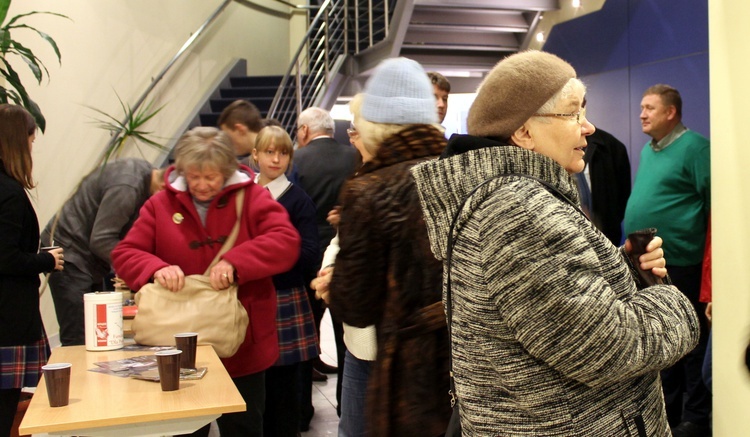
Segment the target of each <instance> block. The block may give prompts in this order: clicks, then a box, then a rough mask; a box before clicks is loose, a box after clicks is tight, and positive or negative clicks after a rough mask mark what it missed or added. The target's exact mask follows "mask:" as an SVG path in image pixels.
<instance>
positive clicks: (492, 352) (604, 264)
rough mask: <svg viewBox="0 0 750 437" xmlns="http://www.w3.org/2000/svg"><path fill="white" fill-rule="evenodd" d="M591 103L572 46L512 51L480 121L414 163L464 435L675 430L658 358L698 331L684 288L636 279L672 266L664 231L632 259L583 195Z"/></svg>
mask: <svg viewBox="0 0 750 437" xmlns="http://www.w3.org/2000/svg"><path fill="white" fill-rule="evenodd" d="M585 105H586V98H585V87H584V85H583V83H582V82H581V81H580V80H578V79H577V78H576V73H575V71H574V70H573V68H572V67H571V66H570V65H569V64H568V63H566V62H565V61H563V60H562V59H560V58H558V57H556V56H554V55H551V54H548V53H544V52H537V51H529V52H523V53H519V54H516V55H513V56H510V57H508V58H506V59H504V60H502V61H501V62H499V63H498V64H497V65H496V66H495V67H494V69H493V70H492V71H491V72H490V73H489V75H488V76H487V78H486V79H485V80H484V82H483V83H482V85H481V86H480V88H479V91H478V95H477V98H476V100H475V102H474V103H473V105H472V106H471V108H470V110H469V115H468V122H467V126H468V133H469V135H462V136H457V137H453V138H452V139H451V142H450V143H449V144H448V147H447V149H446V151H445V153H444V154H443V157H442V159H440V160H434V161H430V162H427V163H424V164H422V165H419V166H416V167H415V168H413V169H412V174H413V175H414V178H415V180H416V183H417V187H418V188H417V189H418V191H419V195H420V198H421V203H422V209H423V212H424V217H425V221H426V223H427V227H428V233H429V236H430V244H431V248H432V252H433V253H434V254H435V255H436V256H437V257H438V258H439V259H440V260H442V261H443V262H444V269H445V271H446V277H448V278H450V286H451V288H447V287H446V290H445V291H448V290H451V295H450V296H446V298H449V299H452V301H451V302H452V318H451V320H452V324H451V327H452V332H451V340H452V344H453V371H454V378H455V385H456V392H457V396H458V402H459V407H460V408H459V410H460V417H461V425H462V427H463V432H464V435H471V436H497V435H503V436H530V435H540V436H541V435H544V436H602V437H605V436H606V437H609V436H669V435H670V430H669V428H668V425H667V419H666V415H665V411H664V400H663V398H662V390H661V384H660V381H659V370H661V369H664V368H666V367H669V366H670V365H671V364H673V363H674V362H676V361H677V360H678V359H679V358H680V357H682V356H683V355H685V354H686V353H687V352H688V351H690V350H691V349H692V348H693V347H694V346H695V344H696V342H697V340H698V334H699V330H698V320H697V318H696V314H695V313H694V310H693V308H692V306H691V304H690V302H689V301H688V299H687V298H686V297H685V296H684V295H683V294H682V293H680V292H679V290H677V289H676V288H674V287H673V286H671V285H666V284H661V285H652V286H646V285H647V284H645V283H644V282H643V281H642V280H641V279H640V275H639V274H638V270H637V269H643V270H647V271H648V270H650V271H651V272H652V273H653V274H654V275H655V276H656V277H659V278H664V277H666V269H664V266H665V265H666V263H665V260H664V258H663V252H662V249H661V247H660V246H661V239H660V238H658V237H657V238H654V239H653V240H651V242H650V243H649V244H648V246H647V247H646V253H645V254H644V255H642V256H641V257H640V258H636V261H635V262H630V261H629V258H628V253H629V252H630V251H631V247H632V244H631V242H630V241H627V242H626V243H625V246H624V247H620V248H618V247H615V246H614V245H612V243H611V242H610V241H609V240H608V239H607V238H606V237H605V236H604V235H603V234H602V233H601V232H599V231H598V230H597V229H596V228H595V227H594V226H593V224H592V223H591V222H590V221H589V220H588V219H587V217H586V216H585V215H584V214H583V213H582V211H581V210H580V208H579V199H578V194H577V191H576V186H575V182H574V179H573V178H572V177H571V173H575V172H580V171H582V170H583V168H584V161H583V150H584V148H585V147H586V137H587V136H588V135H591V133H593V132H594V126H593V125H592V124H591V123H590V122H589V121H588V120H587V119H586V108H585ZM476 187H479V188H478V189H476V190H475V188H476ZM467 199H468V201H466V203H464V201H465V200H467ZM454 217H456V221H455V228H453V229H452V232H451V223H452V221H453V218H454ZM451 246H452V252H449V247H451ZM449 253H452V259H451V258H449V255H448V254H449ZM449 269H450V273H448V272H449ZM448 275H450V276H448ZM654 282H669V281H668V280H667V279H664V280H659V281H654ZM446 294H447V293H446Z"/></svg>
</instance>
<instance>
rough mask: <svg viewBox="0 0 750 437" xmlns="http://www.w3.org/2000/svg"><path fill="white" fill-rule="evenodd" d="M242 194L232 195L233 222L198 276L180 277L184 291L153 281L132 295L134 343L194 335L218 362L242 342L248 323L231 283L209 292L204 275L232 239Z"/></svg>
mask: <svg viewBox="0 0 750 437" xmlns="http://www.w3.org/2000/svg"><path fill="white" fill-rule="evenodd" d="M244 197H245V190H241V191H240V192H239V193H238V194H237V223H235V225H234V228H232V232H231V233H230V234H229V237H227V240H226V241H225V242H224V245H223V246H222V247H221V250H219V253H218V254H217V255H216V258H214V260H213V261H212V262H211V265H209V266H208V269H206V273H205V274H203V275H188V276H186V277H185V287H183V289H182V290H180V291H178V292H176V293H173V292H171V291H169V290H168V289H166V288H164V287H162V286H161V285H160V284H159V283H158V282H153V283H149V284H146V285H144V286H143V287H141V289H140V290H138V293H136V294H135V302H136V305H138V313H137V314H136V316H135V319H133V331H134V333H135V341H136V343H138V344H144V345H149V346H168V345H174V334H177V333H180V332H197V333H198V344H210V345H211V346H213V347H214V350H215V351H216V354H217V355H218V356H220V357H222V358H226V357H231V356H232V355H234V354H235V353H236V352H237V349H239V347H240V345H241V344H242V342H243V341H244V340H245V333H246V331H247V325H248V323H249V322H250V319H249V317H248V315H247V311H245V308H244V307H243V306H242V303H241V302H240V301H239V300H238V299H237V284H236V283H235V284H232V285H231V286H230V287H229V288H228V289H226V290H218V291H217V290H214V289H213V288H211V285H210V282H209V278H208V276H207V275H208V274H209V272H210V270H211V267H213V266H214V265H215V264H216V263H217V262H219V258H220V257H221V255H223V254H224V253H225V252H226V251H227V250H229V249H230V248H231V247H232V246H233V245H234V242H235V240H236V239H237V234H238V233H239V228H240V221H241V218H242V203H243V200H244Z"/></svg>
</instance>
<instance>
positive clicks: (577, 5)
mask: <svg viewBox="0 0 750 437" xmlns="http://www.w3.org/2000/svg"><path fill="white" fill-rule="evenodd" d="M570 4H571V6H573V7H574V8H580V7H581V0H572V1H571V2H570Z"/></svg>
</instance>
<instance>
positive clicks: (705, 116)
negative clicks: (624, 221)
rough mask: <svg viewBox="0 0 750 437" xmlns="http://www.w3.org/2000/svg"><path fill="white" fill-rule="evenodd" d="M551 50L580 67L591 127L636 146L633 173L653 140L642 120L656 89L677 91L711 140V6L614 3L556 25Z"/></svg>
mask: <svg viewBox="0 0 750 437" xmlns="http://www.w3.org/2000/svg"><path fill="white" fill-rule="evenodd" d="M583 3H584V4H585V0H583ZM544 50H546V51H548V52H550V53H554V54H556V55H558V56H560V57H561V58H563V59H565V60H567V61H568V62H570V63H571V64H572V65H573V67H575V69H576V71H577V72H578V75H579V77H581V79H583V81H584V82H585V83H586V84H587V86H588V95H587V98H588V101H589V103H588V105H589V108H588V110H589V114H590V118H591V120H592V121H593V122H594V124H595V125H598V126H600V127H602V128H603V129H604V130H606V131H608V132H610V133H612V134H613V135H615V136H616V137H617V138H619V139H620V140H621V141H622V142H623V143H625V145H626V146H628V148H629V152H630V159H631V166H632V169H633V174H635V170H636V167H637V164H638V162H639V156H640V151H641V148H642V147H643V145H644V144H645V143H646V141H647V140H648V137H647V136H646V135H645V134H643V133H642V132H641V127H640V120H639V114H640V102H641V96H642V94H643V91H644V90H646V88H648V87H649V86H651V85H654V84H656V83H666V84H669V85H672V86H674V87H675V88H677V89H678V90H679V91H680V94H682V99H683V122H684V123H685V125H686V126H687V127H688V128H690V129H693V130H695V131H697V132H700V133H701V134H703V135H705V136H707V137H710V134H711V132H710V125H709V114H710V111H709V91H708V86H709V84H708V0H607V1H606V3H605V4H604V6H603V7H602V9H601V10H600V11H598V12H595V13H593V14H589V15H585V16H583V17H580V18H577V19H574V20H570V21H568V22H565V23H560V24H558V25H557V26H555V27H554V28H553V29H552V31H551V32H550V35H549V38H548V40H547V43H546V44H545V46H544Z"/></svg>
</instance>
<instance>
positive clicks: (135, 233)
mask: <svg viewBox="0 0 750 437" xmlns="http://www.w3.org/2000/svg"><path fill="white" fill-rule="evenodd" d="M230 144H231V143H230V142H229V139H228V137H227V136H226V135H225V134H224V133H222V132H221V131H219V130H218V129H215V128H206V127H200V128H195V129H192V130H190V131H189V132H187V133H186V134H185V135H183V136H182V138H180V140H179V141H178V143H177V146H176V147H175V154H174V157H175V164H174V166H173V167H171V168H169V169H168V170H167V172H166V174H165V178H166V182H167V185H166V189H165V190H164V191H162V192H160V193H158V194H156V195H154V196H152V197H151V198H150V199H149V200H148V201H147V202H146V204H145V205H144V206H143V208H141V211H140V216H139V218H138V220H137V221H136V222H135V224H134V225H133V228H132V229H131V230H130V231H129V232H128V234H127V236H126V237H125V238H124V239H123V240H122V242H120V244H118V245H117V247H115V249H114V250H113V251H112V263H113V265H114V268H115V271H116V272H117V275H118V276H119V277H121V278H122V279H123V280H125V282H126V283H127V284H128V285H129V286H130V287H131V288H132V289H134V290H138V289H139V288H140V287H141V286H143V285H144V284H146V283H148V282H150V281H152V280H154V281H158V282H159V283H160V284H161V285H162V286H164V287H166V288H168V289H169V290H171V291H173V292H176V293H179V291H180V290H181V289H182V287H183V286H184V281H185V276H186V275H192V274H203V273H204V272H205V271H206V268H207V267H208V266H209V264H210V263H211V261H212V260H213V258H214V257H215V256H216V254H217V253H218V251H219V249H220V248H221V246H222V242H223V241H224V240H225V239H226V237H227V235H229V233H230V231H231V229H232V227H233V226H234V223H235V222H236V220H237V217H236V213H235V210H236V209H235V199H236V195H237V193H238V192H239V191H240V190H242V189H244V190H245V200H244V206H243V211H242V226H241V227H240V232H239V235H238V236H237V241H236V242H235V244H234V247H232V248H231V249H229V250H228V251H227V252H226V253H225V254H224V255H223V256H222V257H221V261H219V262H218V263H217V264H216V265H215V266H214V267H212V268H211V270H210V274H209V277H210V281H211V286H212V287H213V288H214V289H216V290H223V289H226V288H228V287H229V286H230V285H231V284H232V283H235V282H237V284H238V285H239V292H238V298H239V300H240V301H241V302H242V304H243V306H244V307H245V309H246V310H247V313H248V315H249V316H250V324H249V325H248V328H247V334H246V336H245V341H244V342H243V343H242V345H241V346H240V348H239V350H238V351H237V353H236V354H235V355H234V356H232V357H229V358H224V359H222V361H223V363H224V366H225V367H226V368H227V371H228V372H229V375H230V376H231V377H232V379H233V380H234V383H235V385H236V386H237V389H238V390H239V391H240V393H241V394H242V396H243V398H244V399H245V403H246V404H247V411H246V412H243V413H233V414H225V415H223V416H221V417H220V418H219V419H218V424H219V429H220V431H221V435H222V436H235V435H236V436H255V435H257V436H262V435H263V421H262V417H263V409H264V398H265V392H264V391H265V388H264V371H265V370H266V369H267V368H269V367H270V366H271V365H273V363H274V362H275V361H276V359H277V358H278V355H279V346H278V339H277V335H276V318H275V317H276V295H275V291H274V286H273V282H272V279H271V277H272V276H273V275H275V274H278V273H281V272H285V271H287V270H289V269H290V268H291V267H292V266H293V265H294V263H295V262H296V261H297V257H298V255H299V250H300V237H299V234H298V233H297V231H296V229H295V228H294V226H292V224H291V223H290V221H289V216H288V215H287V212H286V210H285V209H284V207H283V206H281V205H280V204H279V203H278V202H276V201H275V200H273V198H271V196H270V195H269V193H268V191H267V190H265V189H264V188H262V187H261V186H259V185H257V184H255V183H254V182H253V180H252V171H251V170H250V169H249V168H247V167H245V166H238V164H237V160H236V158H235V156H234V152H233V150H232V146H231V145H230ZM279 253H289V254H296V255H292V256H289V257H280V256H278V254H279Z"/></svg>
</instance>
